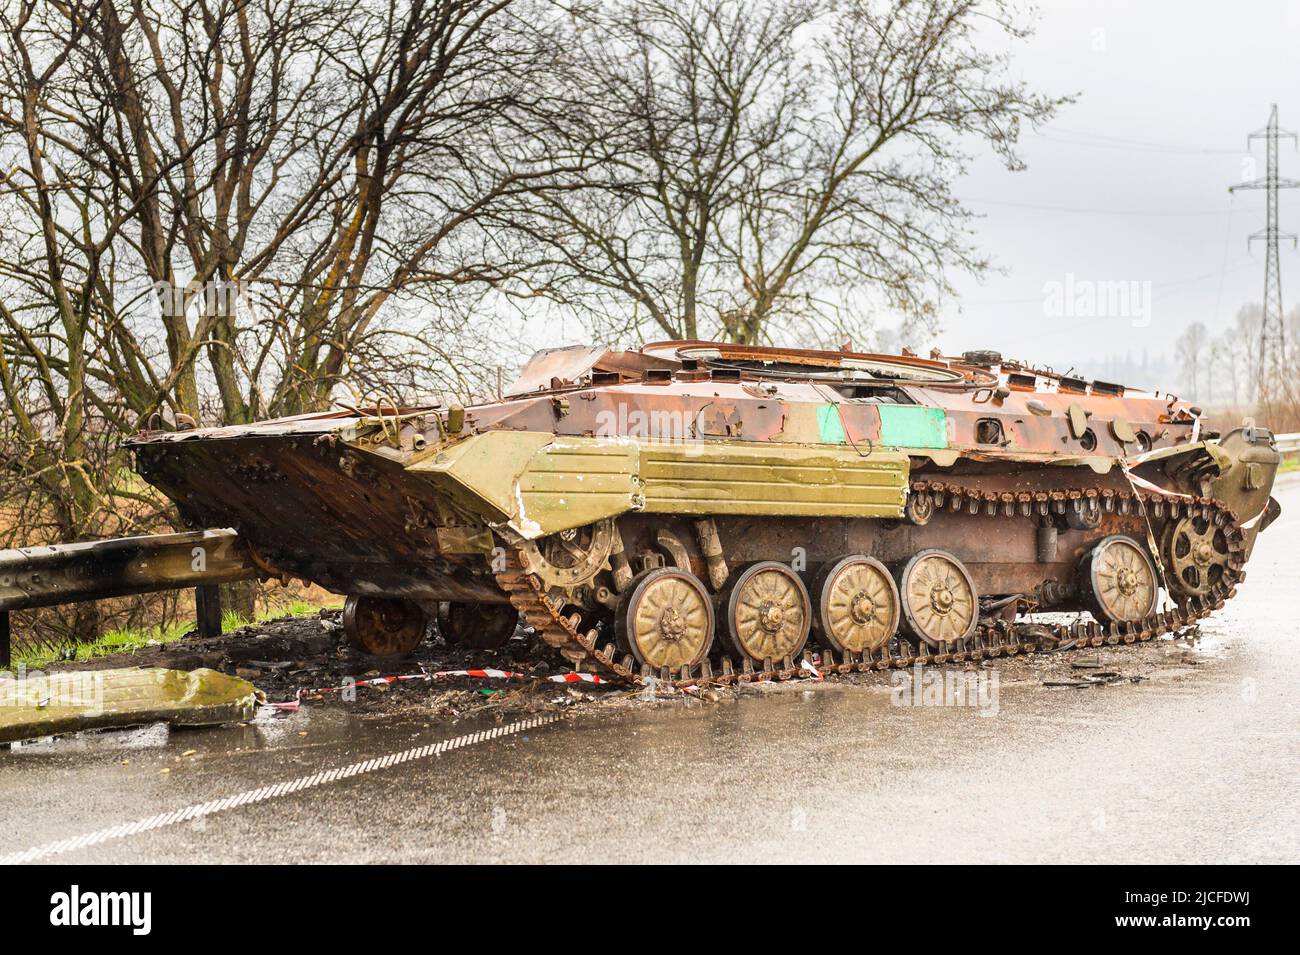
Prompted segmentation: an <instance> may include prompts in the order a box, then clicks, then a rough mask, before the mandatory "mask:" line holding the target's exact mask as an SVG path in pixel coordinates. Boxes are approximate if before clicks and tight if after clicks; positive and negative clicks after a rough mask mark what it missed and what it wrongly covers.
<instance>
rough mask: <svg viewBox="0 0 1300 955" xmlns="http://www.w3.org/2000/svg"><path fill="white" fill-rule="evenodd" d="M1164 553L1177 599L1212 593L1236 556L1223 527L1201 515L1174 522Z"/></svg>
mask: <svg viewBox="0 0 1300 955" xmlns="http://www.w3.org/2000/svg"><path fill="white" fill-rule="evenodd" d="M1163 550H1164V555H1165V565H1166V567H1167V568H1168V570H1169V585H1170V588H1171V589H1172V590H1173V595H1172V596H1173V597H1174V598H1175V599H1186V598H1188V597H1203V596H1205V595H1206V594H1208V593H1209V592H1210V591H1211V590H1213V589H1214V588H1215V586H1216V585H1217V584H1218V583H1219V582H1220V581H1221V580H1222V579H1223V575H1224V573H1225V572H1226V571H1227V569H1228V561H1229V559H1230V558H1231V557H1232V554H1231V552H1230V551H1229V550H1228V539H1227V537H1225V536H1224V533H1223V528H1221V527H1217V526H1215V524H1214V521H1212V520H1210V519H1209V518H1208V517H1204V516H1202V515H1199V514H1198V515H1196V516H1193V517H1184V518H1182V519H1180V520H1178V521H1174V522H1173V523H1171V524H1170V525H1169V526H1168V527H1167V528H1166V529H1165V533H1164V546H1163Z"/></svg>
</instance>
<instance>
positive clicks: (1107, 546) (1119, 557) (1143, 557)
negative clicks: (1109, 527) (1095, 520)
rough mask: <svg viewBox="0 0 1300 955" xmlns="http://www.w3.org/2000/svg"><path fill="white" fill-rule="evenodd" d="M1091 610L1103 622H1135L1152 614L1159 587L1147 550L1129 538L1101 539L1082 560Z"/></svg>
mask: <svg viewBox="0 0 1300 955" xmlns="http://www.w3.org/2000/svg"><path fill="white" fill-rule="evenodd" d="M1083 577H1084V581H1085V582H1086V583H1087V592H1088V596H1089V598H1090V599H1089V604H1090V608H1089V609H1091V610H1092V612H1093V615H1094V616H1096V618H1097V619H1098V620H1099V621H1101V622H1102V623H1135V622H1137V621H1139V620H1145V619H1146V618H1147V617H1149V616H1151V614H1153V613H1155V609H1156V597H1157V595H1158V593H1159V585H1158V582H1157V580H1156V568H1155V565H1154V564H1153V563H1151V558H1150V556H1149V555H1148V554H1147V549H1146V548H1145V547H1143V546H1142V545H1141V544H1139V543H1138V542H1137V541H1135V540H1134V539H1133V538H1131V537H1126V536H1124V535H1123V534H1113V535H1111V536H1110V537H1103V538H1102V539H1101V541H1100V542H1098V544H1097V546H1096V547H1094V548H1093V549H1092V550H1091V551H1089V552H1088V554H1087V556H1085V557H1084V559H1083Z"/></svg>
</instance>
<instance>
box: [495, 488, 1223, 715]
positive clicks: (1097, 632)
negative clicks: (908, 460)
mask: <svg viewBox="0 0 1300 955" xmlns="http://www.w3.org/2000/svg"><path fill="white" fill-rule="evenodd" d="M911 493H912V495H914V496H915V495H921V496H923V498H924V499H925V500H928V501H929V502H930V503H931V504H933V505H934V512H935V515H936V516H937V515H938V513H940V512H941V511H943V510H945V509H946V510H949V511H953V512H958V511H963V510H964V511H966V512H968V513H970V514H981V513H982V514H985V515H987V516H989V517H992V518H996V517H1011V516H1021V517H1027V516H1033V515H1035V514H1037V515H1042V516H1046V515H1048V514H1062V515H1063V514H1066V513H1067V512H1068V510H1069V509H1075V510H1082V509H1084V508H1088V509H1091V508H1092V507H1093V506H1096V507H1099V508H1101V509H1102V510H1103V511H1105V512H1107V513H1111V512H1115V511H1118V512H1119V513H1120V514H1132V513H1139V514H1143V515H1145V516H1146V518H1147V526H1148V535H1147V536H1148V546H1149V548H1150V549H1151V551H1152V557H1153V559H1154V561H1155V563H1156V569H1157V573H1158V575H1159V576H1160V577H1161V578H1162V579H1163V577H1164V569H1163V559H1162V557H1161V555H1160V553H1159V548H1158V546H1157V545H1156V543H1155V539H1154V534H1153V532H1152V530H1151V524H1150V519H1151V518H1156V519H1160V520H1164V519H1177V518H1180V517H1186V516H1204V517H1206V518H1208V519H1209V520H1211V521H1212V522H1213V523H1214V524H1215V525H1216V526H1218V527H1219V528H1221V529H1222V530H1223V532H1224V538H1225V540H1226V542H1227V546H1228V550H1229V558H1228V561H1227V563H1226V565H1225V569H1224V574H1223V576H1222V578H1221V579H1220V580H1219V582H1218V583H1217V584H1216V585H1215V586H1214V587H1213V588H1212V589H1211V590H1210V592H1209V593H1207V594H1205V595H1203V596H1193V597H1189V598H1187V599H1186V600H1185V601H1183V602H1181V603H1179V604H1178V605H1177V606H1175V607H1174V609H1172V610H1167V611H1158V612H1156V613H1153V614H1151V615H1150V616H1149V617H1147V618H1146V619H1144V620H1140V621H1135V622H1130V623H1123V624H1116V623H1112V624H1110V625H1109V626H1104V625H1102V624H1100V623H1098V622H1096V621H1088V622H1083V621H1076V622H1074V623H1068V624H1038V623H1013V622H1008V621H1006V620H995V621H992V622H990V621H988V620H981V621H980V624H979V626H978V627H977V628H976V630H975V633H974V634H973V635H972V636H970V637H968V638H967V639H965V640H958V641H953V642H951V643H948V644H945V645H944V646H943V647H942V648H941V649H939V650H932V649H931V648H928V647H925V646H921V647H920V648H919V649H918V648H913V647H912V646H911V645H910V643H909V642H908V641H907V640H905V639H903V638H901V637H897V636H896V637H894V638H891V639H890V641H889V642H888V643H886V644H885V646H884V647H882V648H881V649H880V650H878V651H875V652H874V653H864V654H853V653H845V654H840V655H837V654H835V653H834V652H832V651H831V650H829V649H826V648H822V649H820V650H819V651H818V652H819V663H818V664H817V665H816V666H815V669H816V670H817V671H818V672H820V673H822V674H846V673H866V672H870V671H872V670H891V669H905V668H908V667H911V666H914V665H917V664H921V665H929V664H945V663H966V662H975V661H979V660H986V659H996V658H998V657H1009V656H1016V655H1026V654H1031V653H1040V652H1046V651H1052V650H1066V649H1074V648H1082V647H1102V646H1107V645H1111V646H1113V645H1117V644H1132V643H1143V642H1146V641H1149V640H1154V639H1155V638H1156V637H1158V636H1161V635H1162V634H1166V633H1175V632H1177V631H1179V630H1182V629H1184V628H1185V627H1188V626H1191V625H1192V624H1194V623H1195V622H1196V621H1198V620H1200V619H1202V618H1203V617H1206V616H1208V615H1209V614H1211V613H1213V612H1214V611H1216V610H1219V609H1220V608H1222V607H1223V605H1224V604H1225V603H1226V602H1227V601H1228V600H1229V599H1231V598H1232V597H1233V596H1234V595H1235V594H1236V586H1237V584H1238V583H1240V582H1241V581H1242V580H1244V579H1245V571H1244V569H1243V568H1244V566H1245V549H1246V541H1245V534H1244V532H1243V530H1242V528H1241V525H1240V523H1239V521H1238V520H1237V517H1236V515H1235V514H1234V513H1233V512H1232V511H1230V510H1229V509H1227V508H1226V507H1224V506H1223V505H1222V504H1220V503H1218V502H1216V501H1214V500H1212V499H1210V498H1203V497H1190V496H1189V497H1186V498H1179V499H1172V498H1168V497H1165V496H1163V495H1160V494H1155V493H1148V492H1146V491H1141V490H1137V489H1133V490H1116V489H1114V488H1081V489H1072V490H1054V491H1036V492H1029V491H1021V492H1015V493H1012V492H1000V491H987V490H982V489H978V488H971V487H966V486H963V485H961V484H959V483H953V482H944V481H928V480H917V481H913V482H912V483H911ZM505 564H506V566H505V568H504V569H503V570H500V571H497V572H496V573H495V577H496V581H497V584H498V585H499V586H500V587H501V589H502V590H504V591H505V593H506V594H507V596H508V597H509V598H510V602H511V604H513V605H514V607H515V608H516V609H517V610H518V611H519V612H520V613H521V614H522V615H523V617H524V620H525V621H526V622H527V623H528V625H529V626H531V627H532V628H533V629H534V630H535V632H536V633H537V635H538V636H539V637H540V638H541V639H542V640H543V641H544V642H545V643H546V644H547V645H549V646H551V647H554V648H555V649H558V650H560V651H561V653H563V654H564V655H565V657H566V658H568V659H569V660H570V661H572V662H574V663H575V664H578V663H579V662H580V663H581V664H582V665H584V666H590V667H594V668H595V669H596V670H597V671H598V672H599V673H600V675H601V676H604V677H606V678H609V679H613V680H617V681H622V682H626V683H630V684H645V683H647V682H649V681H650V680H651V679H653V680H656V681H659V682H660V683H663V684H666V685H671V686H676V687H678V688H679V689H686V688H689V687H695V686H704V685H709V684H720V685H732V684H737V683H747V682H754V681H760V680H791V679H796V678H799V677H808V676H812V675H813V674H812V672H811V671H810V670H809V668H808V667H807V666H804V665H802V663H801V662H797V661H795V660H792V659H790V658H789V657H786V658H785V659H784V660H782V661H780V662H779V665H778V664H777V662H775V661H769V662H768V663H767V664H765V665H763V666H760V667H758V668H756V667H755V666H754V664H753V662H752V661H750V660H748V659H745V660H743V661H742V662H741V665H740V666H739V668H737V667H736V665H735V664H734V663H733V662H732V660H731V658H730V657H728V656H723V657H722V660H721V669H719V670H715V669H714V667H713V664H712V663H711V662H710V661H709V660H708V659H705V660H704V662H703V663H701V664H700V665H698V666H695V667H682V668H680V669H679V670H675V671H670V670H669V669H668V668H667V667H665V668H663V669H661V670H660V671H659V672H657V673H656V672H654V671H653V670H652V669H651V668H650V667H648V666H645V667H641V668H640V669H638V668H637V665H636V661H635V659H634V658H633V657H632V655H631V654H624V655H622V656H621V657H620V656H619V654H618V650H617V648H616V647H615V645H614V643H613V641H608V642H606V643H605V644H604V645H603V646H601V645H599V643H600V631H599V630H598V629H594V628H591V629H585V630H584V629H583V627H582V618H581V615H580V614H576V613H574V614H571V615H568V616H565V615H564V614H563V609H564V607H563V605H560V606H557V605H556V601H554V600H552V599H551V598H550V597H549V596H548V595H547V593H546V591H545V587H544V585H543V583H542V581H541V579H540V578H539V577H538V576H537V575H536V574H534V573H532V572H530V570H529V566H528V556H527V554H526V553H524V552H523V551H522V550H519V549H518V548H507V552H506V560H505ZM803 657H804V659H805V660H808V662H809V663H810V664H811V662H812V660H811V653H810V652H809V651H808V650H805V651H804V654H803ZM588 661H590V662H588Z"/></svg>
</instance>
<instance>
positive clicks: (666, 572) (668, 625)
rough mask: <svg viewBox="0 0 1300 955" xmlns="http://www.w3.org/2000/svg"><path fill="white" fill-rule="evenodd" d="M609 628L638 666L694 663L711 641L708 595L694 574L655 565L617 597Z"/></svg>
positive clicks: (703, 654) (677, 665) (711, 628)
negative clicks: (612, 622) (612, 621)
mask: <svg viewBox="0 0 1300 955" xmlns="http://www.w3.org/2000/svg"><path fill="white" fill-rule="evenodd" d="M614 634H615V638H616V639H617V640H618V643H619V646H621V647H623V648H624V649H625V650H627V651H628V652H630V653H631V654H632V656H633V657H635V658H636V661H637V663H639V664H641V665H643V666H645V665H649V666H651V667H654V668H655V669H656V670H657V669H659V668H660V667H669V668H670V669H677V668H678V667H683V666H695V665H696V664H698V663H699V662H700V661H701V660H703V659H704V657H705V656H706V655H707V654H708V652H709V647H710V646H711V645H712V644H713V601H712V599H710V597H709V593H708V591H707V590H705V589H704V584H702V583H700V581H699V579H698V578H697V577H696V576H695V575H694V574H690V573H687V572H686V571H684V570H678V569H677V568H676V567H656V568H654V569H652V570H648V571H645V572H644V573H642V574H640V575H639V576H637V577H636V578H634V579H633V581H632V584H631V586H630V587H629V588H628V589H627V590H626V591H624V592H623V595H622V596H621V597H620V598H619V602H618V609H617V610H616V612H615V614H614Z"/></svg>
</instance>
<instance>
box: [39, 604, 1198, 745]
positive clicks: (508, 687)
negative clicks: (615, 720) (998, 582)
mask: <svg viewBox="0 0 1300 955" xmlns="http://www.w3.org/2000/svg"><path fill="white" fill-rule="evenodd" d="M340 617H341V612H340V611H337V610H323V611H321V613H320V615H319V616H316V617H283V618H281V619H278V620H271V621H267V622H264V623H259V624H257V625H255V626H250V627H244V628H241V629H239V630H234V631H231V632H230V633H227V634H225V635H223V636H221V637H214V638H202V637H199V636H198V634H197V632H191V633H190V634H188V635H186V636H185V637H182V638H181V639H180V640H177V641H174V642H171V643H167V644H162V645H159V646H153V647H147V648H144V649H138V650H135V651H132V652H128V653H121V654H113V655H109V656H104V657H98V658H96V659H94V660H90V661H81V662H68V663H60V664H53V665H51V666H50V667H49V669H51V670H61V669H92V670H94V669H105V668H110V667H166V668H170V669H182V670H193V669H197V668H200V667H208V668H211V669H214V670H220V671H222V672H225V673H229V674H232V675H235V676H239V677H242V678H244V679H247V680H248V681H249V682H251V683H252V684H254V685H255V686H256V687H257V688H258V689H260V690H262V691H263V692H264V693H265V694H266V697H267V700H268V701H269V702H272V703H277V702H286V701H292V700H294V699H295V698H301V700H302V705H303V706H304V707H346V708H347V709H348V710H349V711H350V712H351V713H352V714H353V715H357V716H361V717H365V718H384V717H390V716H402V717H419V718H422V719H425V720H430V719H433V720H458V719H460V718H461V717H463V716H466V715H469V714H471V713H478V714H482V715H491V716H493V717H495V718H497V719H499V720H503V719H507V718H511V717H514V716H516V715H519V714H525V713H536V712H542V711H556V710H569V709H575V708H581V709H589V708H593V707H598V708H602V709H603V708H608V707H645V706H674V705H699V703H700V702H704V703H705V704H716V703H723V702H726V701H729V700H734V699H736V698H738V697H740V696H745V695H754V694H764V693H773V692H777V693H779V692H782V691H784V690H790V689H795V688H799V689H810V688H812V684H813V682H814V681H811V680H797V681H790V682H788V683H784V684H770V683H769V684H742V685H740V686H736V687H723V686H718V687H713V688H708V689H705V690H704V691H702V692H700V693H691V694H687V693H683V692H681V691H679V690H676V689H673V688H670V687H661V688H654V687H651V688H646V687H635V688H629V687H621V686H611V685H593V684H585V683H577V684H561V683H553V682H548V681H546V680H545V678H546V677H548V676H553V675H556V674H559V673H563V672H565V671H566V669H567V664H566V662H565V661H564V660H563V659H562V658H561V657H560V656H559V655H558V654H557V653H555V652H553V651H551V650H550V649H549V648H547V647H545V646H544V645H542V644H541V643H540V641H538V640H537V639H536V638H535V637H534V636H533V635H532V633H531V631H529V630H527V629H521V630H520V631H518V632H517V633H516V634H515V637H514V639H512V640H511V641H510V642H509V643H508V644H507V645H506V646H505V647H503V648H501V649H500V650H465V649H460V648H457V647H449V646H447V645H446V644H444V643H443V642H442V640H441V639H440V638H438V637H437V636H436V635H435V636H431V637H429V638H427V639H426V640H425V641H424V643H422V644H421V646H420V647H419V648H418V649H417V650H416V651H415V652H414V653H412V654H410V655H408V656H406V657H403V658H400V659H391V658H390V659H382V660H381V659H376V658H373V657H368V656H366V655H363V654H361V653H359V652H357V651H356V650H354V649H353V648H352V647H351V646H350V645H349V644H348V642H347V639H346V638H345V636H344V634H343V627H342V623H341V620H340ZM1203 662H1205V659H1204V653H1203V651H1202V647H1201V645H1200V639H1199V631H1198V630H1196V629H1195V628H1194V629H1193V630H1191V631H1189V632H1188V633H1186V634H1184V635H1182V636H1180V637H1177V638H1175V637H1164V638H1161V639H1158V640H1155V641H1152V642H1151V643H1148V644H1142V645H1134V646H1117V647H1107V648H1104V649H1102V650H1096V649H1091V650H1069V651H1063V652H1052V653H1040V654H1035V655H1032V656H1027V657H1014V658H1000V659H995V660H987V661H984V662H983V663H981V664H966V665H964V668H965V669H967V670H973V669H976V668H977V667H985V668H994V669H996V670H997V672H998V678H999V679H1000V681H1001V682H1002V683H1003V685H1008V684H1015V683H1021V684H1038V685H1042V686H1045V687H1049V688H1051V689H1053V690H1054V691H1055V692H1059V693H1076V692H1095V691H1096V688H1097V687H1102V686H1105V685H1108V684H1113V683H1121V682H1122V683H1140V682H1142V681H1144V680H1149V679H1153V678H1159V677H1161V676H1172V675H1180V674H1184V673H1186V672H1188V670H1189V669H1190V668H1192V667H1196V666H1199V665H1201V663H1203ZM461 669H500V670H511V671H515V672H520V673H524V674H527V675H528V677H530V679H525V680H502V679H478V678H469V677H439V678H437V679H435V680H427V681H426V680H416V681H406V682H399V683H393V684H387V685H372V686H355V687H354V688H353V689H352V691H351V692H350V693H348V694H340V693H331V692H319V691H320V690H321V689H322V688H329V687H339V686H344V685H346V683H347V682H348V681H363V680H367V679H372V678H375V677H379V676H398V675H409V674H419V673H435V672H438V671H443V670H461ZM892 679H893V678H892V677H891V673H889V672H884V673H865V674H850V675H847V676H835V677H833V678H831V679H830V680H828V681H827V682H828V683H831V682H833V683H836V684H840V685H845V684H847V685H857V686H862V687H863V688H864V689H865V688H871V687H875V688H888V687H890V686H891V681H892Z"/></svg>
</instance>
